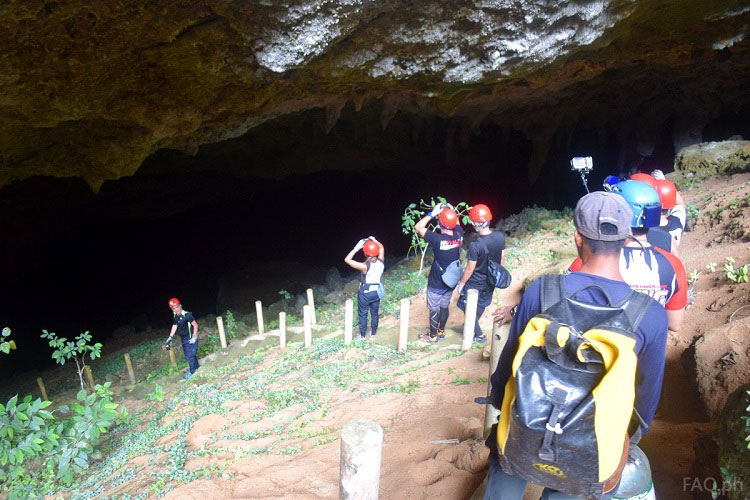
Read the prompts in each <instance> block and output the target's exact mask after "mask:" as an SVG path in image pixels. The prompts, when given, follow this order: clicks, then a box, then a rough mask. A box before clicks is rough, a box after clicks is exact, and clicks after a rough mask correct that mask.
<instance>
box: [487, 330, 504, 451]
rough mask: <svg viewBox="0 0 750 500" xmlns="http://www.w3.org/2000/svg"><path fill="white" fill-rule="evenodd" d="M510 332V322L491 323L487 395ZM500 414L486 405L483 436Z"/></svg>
mask: <svg viewBox="0 0 750 500" xmlns="http://www.w3.org/2000/svg"><path fill="white" fill-rule="evenodd" d="M509 333H510V323H505V324H504V325H503V326H500V323H497V322H495V323H492V337H491V338H490V342H492V344H490V371H489V376H488V377H487V396H489V395H490V393H491V392H492V383H491V381H490V379H491V378H492V374H493V373H495V369H496V368H497V362H498V360H499V359H500V353H502V352H503V347H505V342H506V341H507V340H508V334H509ZM498 415H500V411H499V410H497V409H496V408H495V407H494V406H492V405H487V407H486V408H485V410H484V437H485V438H487V436H489V435H490V431H491V430H492V424H494V423H495V422H497V416H498Z"/></svg>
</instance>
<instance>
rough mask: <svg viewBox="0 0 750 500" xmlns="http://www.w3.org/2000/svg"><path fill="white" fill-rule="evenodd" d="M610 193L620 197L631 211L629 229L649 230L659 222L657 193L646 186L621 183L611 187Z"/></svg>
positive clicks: (639, 183) (659, 211) (636, 183)
mask: <svg viewBox="0 0 750 500" xmlns="http://www.w3.org/2000/svg"><path fill="white" fill-rule="evenodd" d="M612 192H613V193H617V194H619V195H621V196H622V197H623V198H625V201H627V202H628V205H630V208H631V209H632V210H633V220H632V221H631V222H630V227H642V228H649V227H654V226H658V225H659V223H660V222H661V203H659V193H657V192H656V190H655V189H654V188H652V187H651V186H649V185H648V184H644V183H643V182H638V181H622V182H618V183H617V184H616V185H614V186H612Z"/></svg>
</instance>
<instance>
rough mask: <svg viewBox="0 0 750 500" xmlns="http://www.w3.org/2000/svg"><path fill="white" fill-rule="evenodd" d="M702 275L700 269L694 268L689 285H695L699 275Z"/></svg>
mask: <svg viewBox="0 0 750 500" xmlns="http://www.w3.org/2000/svg"><path fill="white" fill-rule="evenodd" d="M700 275H701V273H700V271H698V270H697V269H693V270H692V271H691V272H690V276H688V285H690V286H693V285H695V284H696V283H697V282H698V277H699V276H700Z"/></svg>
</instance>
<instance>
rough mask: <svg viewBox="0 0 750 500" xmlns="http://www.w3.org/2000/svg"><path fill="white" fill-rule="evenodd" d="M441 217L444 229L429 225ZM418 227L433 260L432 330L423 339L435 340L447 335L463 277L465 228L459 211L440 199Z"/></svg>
mask: <svg viewBox="0 0 750 500" xmlns="http://www.w3.org/2000/svg"><path fill="white" fill-rule="evenodd" d="M435 217H437V219H438V227H439V228H440V232H436V231H431V230H429V229H427V226H428V224H429V223H430V221H431V220H432V219H434V218H435ZM414 229H415V230H416V231H417V233H418V234H419V236H421V237H422V238H424V240H425V241H426V242H427V244H428V245H429V246H430V247H431V248H432V253H433V256H434V257H433V260H432V267H431V268H430V274H429V276H428V278H427V293H426V299H427V309H428V310H429V311H430V332H429V333H423V334H421V335H420V336H419V339H420V340H422V341H423V342H428V343H430V344H434V343H436V342H437V341H439V340H443V339H445V324H446V323H447V321H448V306H449V305H450V301H451V297H452V296H453V289H454V288H455V287H456V284H457V283H458V279H459V278H460V277H461V272H462V270H461V267H460V262H459V256H460V252H461V243H462V242H463V237H464V230H463V229H462V228H461V226H460V225H459V224H458V214H456V211H455V210H453V207H452V206H450V205H445V206H444V205H443V204H441V203H438V204H437V205H435V206H434V207H433V208H432V210H431V211H430V212H429V213H427V215H425V216H424V217H422V219H420V221H419V222H417V223H416V225H415V226H414Z"/></svg>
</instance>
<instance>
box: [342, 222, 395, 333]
mask: <svg viewBox="0 0 750 500" xmlns="http://www.w3.org/2000/svg"><path fill="white" fill-rule="evenodd" d="M360 250H362V251H363V252H364V254H365V260H364V262H360V261H357V260H354V254H355V253H357V252H359V251H360ZM384 257H385V250H384V248H383V245H382V244H381V243H380V242H379V241H378V240H376V239H375V237H374V236H370V237H369V238H363V239H361V240H359V241H358V242H357V244H356V245H354V248H352V249H351V251H350V252H349V253H348V254H347V255H346V257H344V262H346V263H347V264H348V265H349V266H350V267H352V268H353V269H356V270H357V271H359V272H360V273H361V274H360V280H359V292H358V294H357V302H358V311H357V312H358V313H359V338H361V339H363V338H365V336H366V333H367V313H368V311H369V313H370V325H371V328H372V329H371V330H370V332H371V333H370V335H372V336H374V335H375V333H377V330H378V312H379V309H380V295H379V294H378V289H379V288H380V280H381V278H382V276H383V270H384V269H385V264H384V262H383V259H384Z"/></svg>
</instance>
